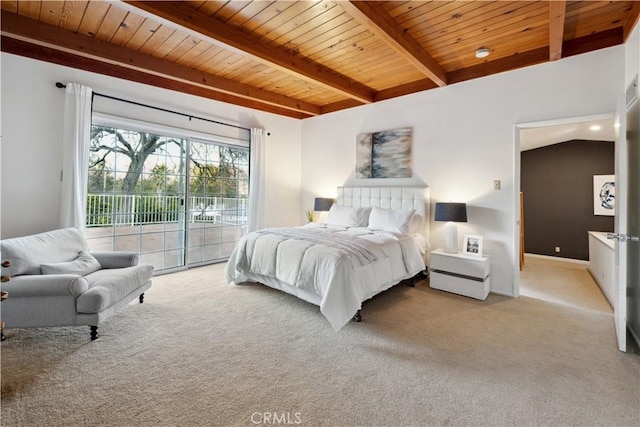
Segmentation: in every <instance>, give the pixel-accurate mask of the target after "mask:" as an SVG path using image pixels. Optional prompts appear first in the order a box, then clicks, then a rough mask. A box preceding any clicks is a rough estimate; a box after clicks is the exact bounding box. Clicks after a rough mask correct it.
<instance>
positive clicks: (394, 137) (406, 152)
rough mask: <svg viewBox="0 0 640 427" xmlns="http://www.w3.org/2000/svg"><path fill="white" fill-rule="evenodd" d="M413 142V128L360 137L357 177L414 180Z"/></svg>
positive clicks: (360, 135) (358, 137) (361, 135)
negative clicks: (412, 170) (412, 168)
mask: <svg viewBox="0 0 640 427" xmlns="http://www.w3.org/2000/svg"><path fill="white" fill-rule="evenodd" d="M411 143H412V129H411V128H400V129H392V130H385V131H381V132H372V133H361V134H359V135H358V136H357V137H356V178H357V179H366V178H411Z"/></svg>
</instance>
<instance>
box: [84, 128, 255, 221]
mask: <svg viewBox="0 0 640 427" xmlns="http://www.w3.org/2000/svg"><path fill="white" fill-rule="evenodd" d="M91 137H92V139H91V146H90V154H91V155H90V166H89V177H88V198H87V225H88V226H100V225H112V224H113V223H114V222H115V223H117V224H127V223H131V222H132V221H133V222H134V223H137V224H140V223H159V222H173V221H178V220H179V218H180V213H181V212H182V211H183V209H184V207H183V206H182V204H181V200H182V199H183V198H184V190H183V189H184V187H185V183H184V172H182V171H184V164H183V162H184V158H185V157H186V156H185V155H184V147H185V146H186V141H184V140H180V139H175V138H168V137H160V136H156V135H150V134H146V133H144V132H134V131H127V130H120V129H114V128H107V127H101V126H93V128H92V132H91ZM191 147H192V148H191V155H192V161H191V165H190V175H191V179H190V183H189V191H190V193H191V196H192V197H207V198H213V197H218V198H231V199H235V198H242V199H246V198H248V185H247V183H248V170H249V165H248V163H249V158H248V157H249V152H248V150H246V149H238V148H232V147H226V146H218V145H212V144H203V143H197V142H196V143H192V146H191ZM116 156H119V157H116ZM154 163H155V164H154ZM115 164H117V165H118V166H117V168H118V170H117V171H114V165H115ZM123 165H124V166H123ZM151 165H153V167H151ZM150 167H151V169H150V170H149V169H147V168H150ZM234 204H235V203H234ZM132 213H133V216H132Z"/></svg>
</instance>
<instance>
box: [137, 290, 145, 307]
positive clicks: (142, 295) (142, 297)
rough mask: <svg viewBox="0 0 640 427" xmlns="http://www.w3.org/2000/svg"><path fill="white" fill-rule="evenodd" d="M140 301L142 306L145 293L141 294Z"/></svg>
mask: <svg viewBox="0 0 640 427" xmlns="http://www.w3.org/2000/svg"><path fill="white" fill-rule="evenodd" d="M138 299H139V300H140V304H142V303H143V302H144V292H143V293H141V294H140V296H139V297H138Z"/></svg>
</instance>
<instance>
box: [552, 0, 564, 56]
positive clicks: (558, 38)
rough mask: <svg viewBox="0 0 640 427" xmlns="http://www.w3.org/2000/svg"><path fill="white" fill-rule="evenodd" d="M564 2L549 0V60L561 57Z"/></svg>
mask: <svg viewBox="0 0 640 427" xmlns="http://www.w3.org/2000/svg"><path fill="white" fill-rule="evenodd" d="M566 10H567V5H566V2H565V1H564V0H563V1H560V0H552V1H549V61H557V60H558V59H560V58H562V40H563V38H564V16H565V13H566Z"/></svg>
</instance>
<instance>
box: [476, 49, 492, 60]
mask: <svg viewBox="0 0 640 427" xmlns="http://www.w3.org/2000/svg"><path fill="white" fill-rule="evenodd" d="M490 53H491V51H490V50H489V49H488V48H486V47H481V48H480V49H478V50H476V58H486V57H487V56H489V54H490Z"/></svg>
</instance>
